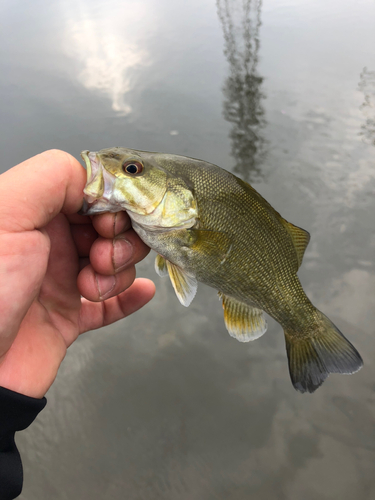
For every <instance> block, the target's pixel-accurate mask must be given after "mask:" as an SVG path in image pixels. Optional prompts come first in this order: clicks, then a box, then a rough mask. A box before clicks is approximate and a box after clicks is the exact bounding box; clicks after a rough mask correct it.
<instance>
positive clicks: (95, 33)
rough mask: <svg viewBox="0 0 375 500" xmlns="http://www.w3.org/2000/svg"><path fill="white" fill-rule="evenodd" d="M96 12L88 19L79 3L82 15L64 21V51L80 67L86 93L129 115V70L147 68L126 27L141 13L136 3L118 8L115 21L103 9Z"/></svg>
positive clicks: (145, 55)
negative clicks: (95, 94) (94, 93)
mask: <svg viewBox="0 0 375 500" xmlns="http://www.w3.org/2000/svg"><path fill="white" fill-rule="evenodd" d="M85 7H86V8H85ZM74 8H75V9H76V6H75V5H74ZM98 10H99V12H98V14H97V15H94V16H91V15H90V13H89V12H87V5H86V6H85V4H84V3H81V4H79V9H78V13H79V14H81V15H78V16H77V15H74V16H68V17H67V20H66V37H65V40H66V50H67V52H68V54H69V55H71V56H73V57H74V58H75V59H76V60H78V62H79V64H80V65H81V71H80V72H79V73H78V80H79V82H80V83H81V84H82V85H83V86H84V87H85V88H86V89H88V90H91V91H92V90H98V91H100V92H102V93H104V94H106V95H107V96H109V98H110V99H111V101H112V109H113V111H115V112H116V113H117V114H118V115H123V116H125V115H128V114H129V113H131V111H132V108H131V106H130V104H129V103H128V102H127V101H126V99H125V96H126V94H127V93H128V92H129V91H130V90H131V89H132V71H131V70H132V69H134V68H136V67H137V66H139V65H142V66H144V65H147V64H149V55H148V53H147V51H146V50H144V49H143V48H140V47H139V45H138V44H137V40H136V38H135V37H133V36H131V35H132V33H131V29H130V28H131V26H128V25H127V23H126V20H127V19H129V18H131V19H132V20H133V22H134V21H135V20H136V19H137V18H139V20H141V17H142V10H141V9H139V8H137V4H136V3H131V4H130V5H129V4H127V5H126V6H123V8H120V7H119V8H118V12H116V17H114V16H112V15H111V14H110V15H108V12H106V10H105V9H104V5H102V6H101V7H100V8H99V9H98ZM124 30H125V31H124Z"/></svg>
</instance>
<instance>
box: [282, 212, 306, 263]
mask: <svg viewBox="0 0 375 500" xmlns="http://www.w3.org/2000/svg"><path fill="white" fill-rule="evenodd" d="M281 222H282V224H283V226H284V227H285V229H286V230H287V231H288V233H289V234H290V236H291V237H292V241H293V245H294V248H295V249H296V252H297V260H298V267H300V265H301V264H302V259H303V255H304V253H305V250H306V247H307V245H308V244H309V241H310V233H308V232H307V231H305V230H304V229H302V228H301V227H298V226H295V225H294V224H292V223H291V222H288V221H287V220H285V219H283V218H282V217H281Z"/></svg>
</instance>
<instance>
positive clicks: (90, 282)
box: [77, 265, 135, 302]
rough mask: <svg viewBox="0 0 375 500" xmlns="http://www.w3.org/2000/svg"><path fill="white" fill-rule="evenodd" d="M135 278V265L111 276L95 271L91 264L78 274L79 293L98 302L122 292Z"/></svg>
mask: <svg viewBox="0 0 375 500" xmlns="http://www.w3.org/2000/svg"><path fill="white" fill-rule="evenodd" d="M134 279H135V267H134V266H131V267H129V268H127V269H125V270H124V271H121V272H119V273H117V274H115V275H113V276H108V275H104V274H99V273H96V272H95V271H94V269H93V267H92V266H91V265H88V266H86V267H85V268H83V269H82V271H81V272H80V273H79V274H78V278H77V286H78V290H79V293H80V294H81V295H82V296H83V297H85V298H86V299H88V300H91V301H93V302H99V301H102V300H105V299H108V298H110V297H113V296H114V295H118V294H119V293H121V292H123V291H124V290H126V289H127V288H129V287H130V285H131V284H132V283H133V281H134Z"/></svg>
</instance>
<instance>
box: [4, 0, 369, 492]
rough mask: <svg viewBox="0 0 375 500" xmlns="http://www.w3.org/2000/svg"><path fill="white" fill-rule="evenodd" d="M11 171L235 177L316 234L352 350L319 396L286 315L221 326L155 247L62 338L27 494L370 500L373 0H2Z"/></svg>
mask: <svg viewBox="0 0 375 500" xmlns="http://www.w3.org/2000/svg"><path fill="white" fill-rule="evenodd" d="M0 12H1V17H2V21H3V22H2V30H1V32H0V46H1V48H2V50H1V53H0V58H1V59H0V61H1V69H2V70H1V72H0V99H1V116H0V127H1V134H0V142H1V151H2V163H1V168H2V170H3V171H4V170H6V169H7V168H9V167H11V166H12V165H14V164H16V163H18V162H20V161H22V160H24V159H26V158H28V157H30V156H32V155H34V154H37V153H39V152H41V151H43V150H45V149H49V148H60V149H64V150H66V151H69V152H70V153H71V154H73V155H75V156H76V157H77V158H79V153H80V151H81V150H83V149H89V150H98V149H101V148H104V147H110V146H126V147H131V148H135V149H143V150H152V151H155V150H156V151H164V152H172V153H178V154H183V155H188V156H193V157H197V158H202V159H205V160H207V161H211V162H213V163H216V164H218V165H220V166H222V167H224V168H227V169H228V170H231V171H233V172H235V173H237V174H238V175H240V176H241V177H242V178H244V179H247V180H248V181H250V182H251V183H253V184H254V186H255V187H256V188H257V189H258V190H259V191H260V192H261V194H262V195H263V196H265V197H266V199H268V200H269V201H270V202H271V203H272V205H273V206H274V207H275V208H276V209H277V210H278V211H280V212H281V213H282V215H283V216H284V217H285V218H286V219H288V220H290V221H291V222H293V223H294V224H296V225H298V226H301V227H303V228H305V229H307V230H308V231H309V232H310V233H311V242H310V245H309V247H308V250H307V252H306V255H305V258H304V263H303V265H302V268H301V270H300V272H299V276H300V279H301V281H302V283H303V285H304V288H305V290H306V292H307V294H308V296H309V297H310V298H311V300H312V301H313V302H314V304H315V305H316V306H317V307H319V308H320V309H322V310H323V311H324V312H325V313H326V314H327V315H328V316H329V317H330V318H331V319H332V320H333V321H334V322H335V323H336V324H337V326H338V327H339V328H340V329H341V330H342V331H343V332H344V333H345V334H346V335H347V336H348V338H349V339H350V340H352V341H353V343H354V344H355V345H356V347H357V348H358V350H359V351H360V352H361V354H362V356H363V358H364V361H365V368H364V369H363V370H362V371H361V372H359V373H358V374H356V375H354V376H351V377H345V376H337V375H336V376H334V375H333V376H331V377H330V378H329V379H328V380H327V381H326V382H325V384H324V385H323V387H322V388H321V389H319V390H318V391H317V392H316V393H315V394H314V395H312V396H311V395H301V394H298V393H296V392H295V391H294V389H293V388H292V385H291V383H290V381H289V374H288V369H287V361H286V354H285V347H284V340H283V334H282V330H281V327H280V326H279V325H278V324H276V323H275V322H274V321H272V320H271V319H269V330H268V332H267V334H266V335H265V336H264V337H262V338H261V339H259V340H257V341H256V342H254V343H250V344H245V345H244V344H240V343H238V342H236V341H235V340H234V339H232V338H231V337H229V335H228V334H227V332H226V330H225V327H224V323H223V319H222V309H221V305H220V302H219V301H218V299H217V296H216V292H215V291H214V290H211V289H209V288H207V287H204V286H200V287H199V290H198V294H197V297H196V298H195V300H194V302H193V304H192V305H191V306H190V308H188V309H185V308H184V307H182V306H181V305H180V304H179V302H178V300H177V299H176V298H175V297H174V292H173V290H172V287H171V285H170V284H169V283H168V281H167V280H161V279H159V278H158V277H157V276H156V275H155V273H154V270H153V258H154V256H153V255H151V256H149V257H148V258H147V259H146V261H144V262H142V263H141V264H140V265H139V266H138V275H139V276H147V277H151V278H154V279H155V282H156V285H157V294H156V297H155V299H154V300H153V301H152V302H151V303H150V304H149V305H148V306H146V307H145V308H144V309H142V310H141V311H139V312H138V313H136V314H134V315H133V316H131V317H129V318H127V319H126V320H124V321H122V322H120V323H118V324H116V325H113V326H111V327H108V328H105V329H102V330H99V331H96V332H92V333H90V334H86V335H85V336H83V337H82V338H81V339H79V340H78V341H77V342H76V343H75V344H74V345H73V346H72V347H71V348H70V349H69V352H68V355H67V357H66V359H65V361H64V363H63V365H62V367H61V370H60V373H59V375H58V378H57V381H56V383H55V384H54V386H53V387H52V388H51V390H50V391H49V393H48V395H47V397H48V401H49V402H48V406H47V408H46V409H45V410H44V411H43V412H42V414H41V415H40V416H39V417H38V419H37V421H36V422H35V423H34V424H33V425H32V426H31V427H30V428H29V429H28V430H27V431H25V432H23V433H21V434H20V435H19V436H18V444H19V448H20V450H21V453H22V457H23V462H24V469H25V486H24V491H23V493H22V496H21V498H22V499H24V500H26V499H27V500H34V499H35V500H44V499H51V498H54V499H56V500H63V499H72V498H79V499H82V500H85V499H90V500H92V499H102V498H111V499H123V498H126V499H129V500H130V499H131V500H140V499H142V500H156V499H159V498H160V499H163V500H166V499H171V500H172V499H173V500H185V499H186V500H188V499H189V500H190V499H192V498H197V499H200V500H213V499H225V500H242V499H247V498H254V499H257V500H262V499H267V500H269V499H270V498H277V499H278V500H279V499H280V500H283V499H287V500H300V499H301V498H303V499H305V500H318V499H319V500H322V499H324V500H327V499H332V500H336V499H337V498H340V499H341V500H349V499H350V500H351V499H352V498H356V499H358V500H367V499H370V498H375V482H374V460H375V440H374V437H375V436H374V413H375V411H374V390H375V384H374V375H375V370H374V366H373V359H374V355H375V341H374V326H373V325H374V324H375V293H374V292H375V269H374V258H373V257H374V249H375V236H374V215H373V214H374V212H375V198H374V188H375V168H374V154H375V149H374V146H375V50H374V47H375V30H374V29H373V28H374V21H375V6H374V3H373V2H371V1H365V0H362V1H359V2H355V3H354V2H351V1H349V0H344V1H341V2H337V1H334V0H328V1H322V0H319V1H317V0H314V1H312V0H311V1H309V0H307V1H304V2H298V1H296V0H288V1H287V0H270V1H265V2H260V1H255V0H253V1H251V0H250V1H246V0H245V1H239V0H237V1H235V0H232V1H230V0H227V1H224V0H218V1H217V3H215V2H214V1H208V0H204V1H202V0H199V1H198V0H192V1H190V2H183V1H181V0H180V1H176V2H173V3H171V2H167V1H166V0H158V1H156V0H136V1H126V2H119V1H114V0H106V2H103V1H100V0H90V1H88V0H75V1H70V0H64V1H55V2H45V1H42V0H39V1H38V0H35V1H34V2H32V3H27V2H21V1H20V0H12V1H10V0H2V1H1V2H0Z"/></svg>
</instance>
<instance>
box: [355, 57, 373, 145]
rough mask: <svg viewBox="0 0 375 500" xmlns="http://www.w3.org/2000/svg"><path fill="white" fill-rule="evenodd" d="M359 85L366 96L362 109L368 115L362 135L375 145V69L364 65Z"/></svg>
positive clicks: (362, 127)
mask: <svg viewBox="0 0 375 500" xmlns="http://www.w3.org/2000/svg"><path fill="white" fill-rule="evenodd" d="M358 86H359V88H360V90H362V92H363V95H364V98H365V100H364V101H363V104H362V106H361V109H362V111H363V114H364V115H365V116H366V121H365V123H364V124H363V125H362V126H361V132H360V135H362V136H363V138H364V140H365V142H367V143H369V144H372V145H374V146H375V71H369V70H368V69H367V68H366V67H364V68H363V70H362V73H361V74H360V81H359V85H358Z"/></svg>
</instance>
